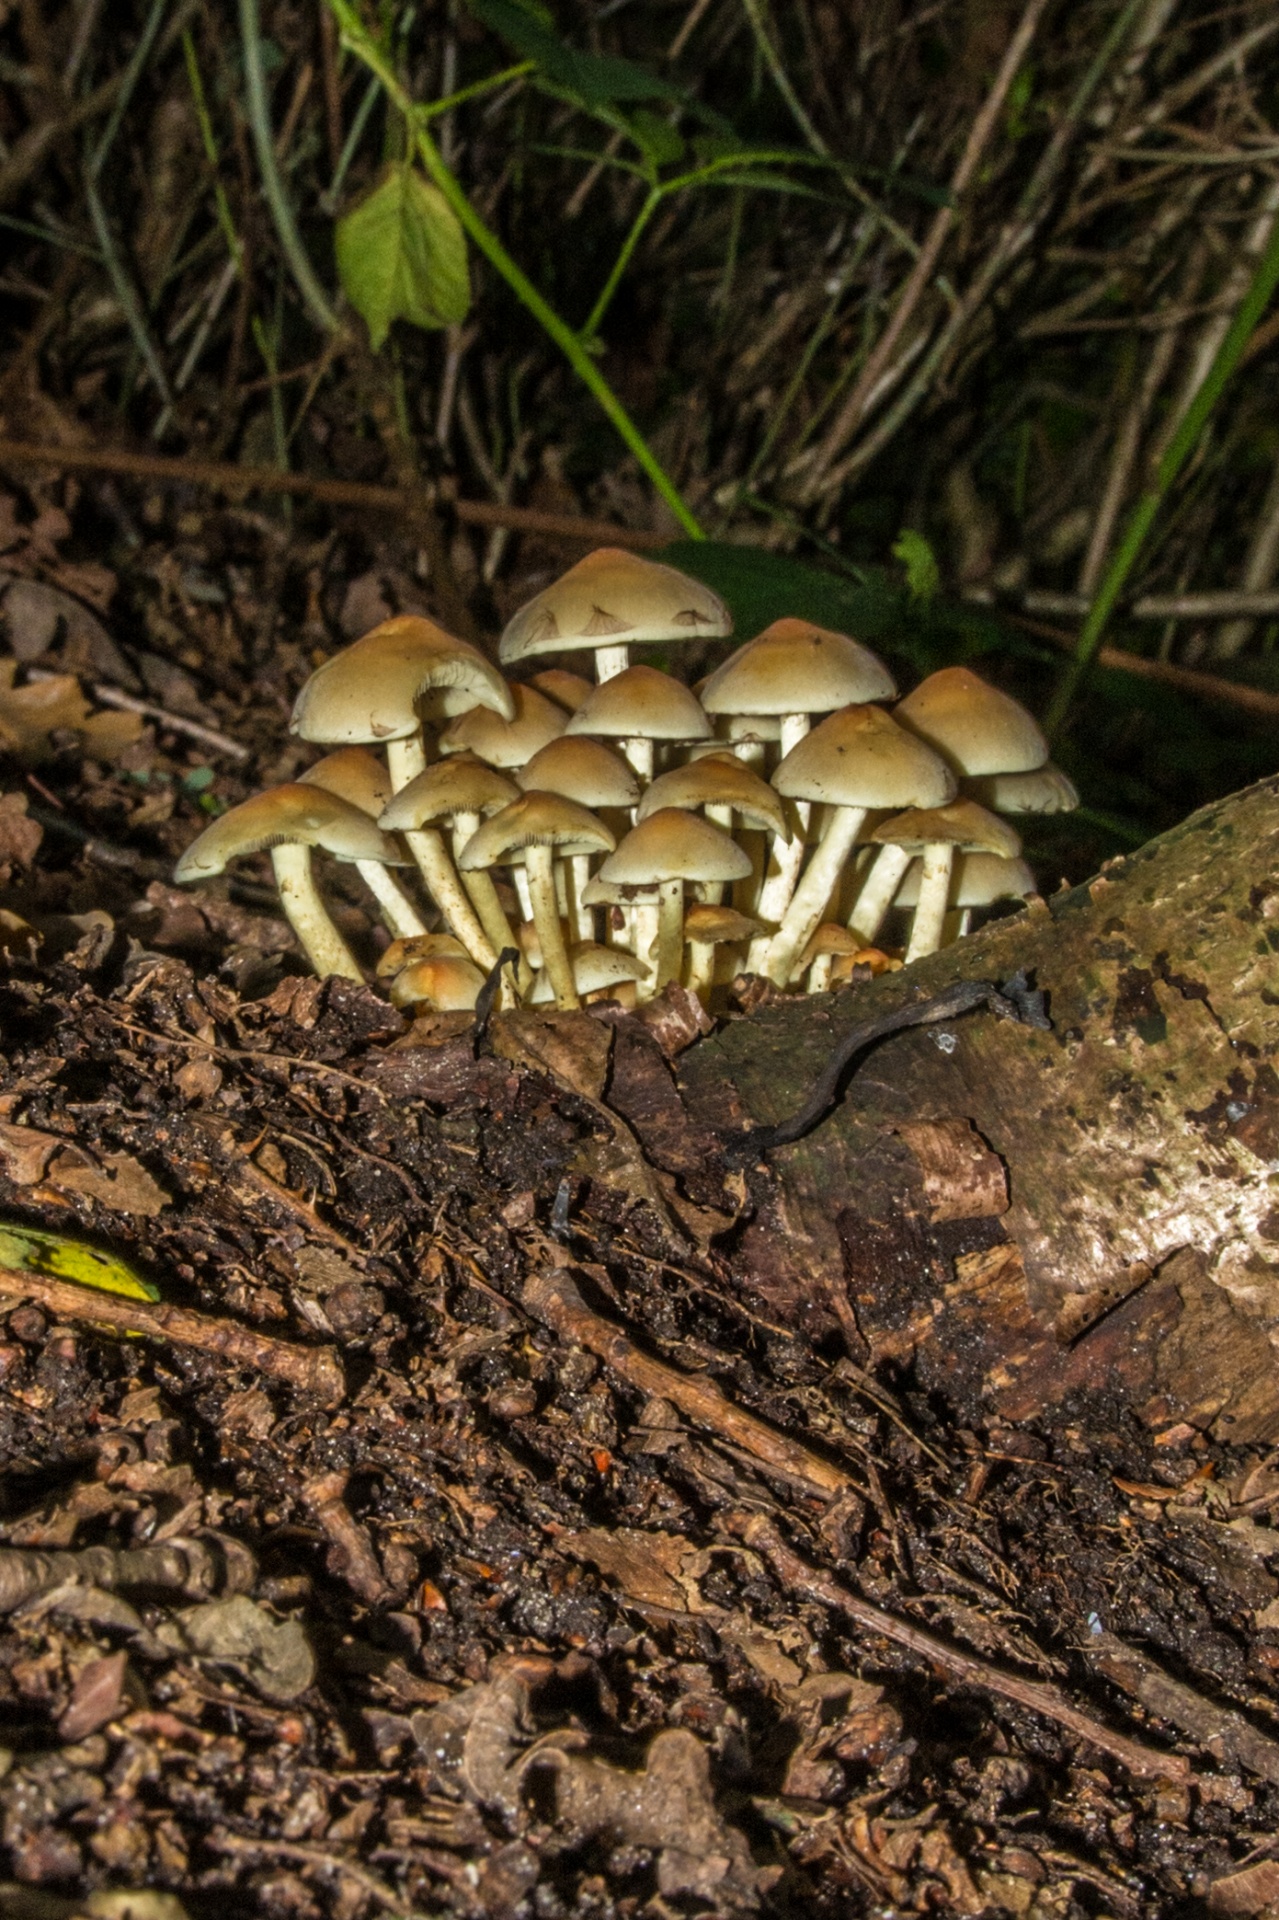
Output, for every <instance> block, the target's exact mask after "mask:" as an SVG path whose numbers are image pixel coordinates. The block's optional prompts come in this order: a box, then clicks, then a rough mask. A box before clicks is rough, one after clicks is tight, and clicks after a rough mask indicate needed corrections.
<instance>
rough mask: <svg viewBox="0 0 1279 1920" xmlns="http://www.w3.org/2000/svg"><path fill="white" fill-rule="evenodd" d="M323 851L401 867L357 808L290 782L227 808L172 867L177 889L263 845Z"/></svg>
mask: <svg viewBox="0 0 1279 1920" xmlns="http://www.w3.org/2000/svg"><path fill="white" fill-rule="evenodd" d="M283 846H306V847H323V848H324V850H325V852H326V853H331V854H333V855H334V856H335V857H336V858H337V859H339V860H377V861H380V863H381V864H382V865H383V866H384V867H400V866H403V865H404V864H405V858H404V855H403V854H402V853H401V852H400V850H399V848H398V847H397V846H396V844H395V842H394V840H391V839H389V838H388V837H387V835H386V834H384V833H383V832H382V831H381V829H380V828H379V827H378V826H377V824H376V822H374V821H372V820H370V818H369V816H368V814H367V813H363V812H361V810H360V808H359V807H354V806H352V805H351V802H350V801H349V800H343V798H342V797H341V795H340V794H336V793H329V792H327V791H326V789H325V788H324V787H316V786H304V785H303V784H302V782H301V781H300V780H291V781H289V782H288V783H287V784H286V785H284V786H282V787H269V788H268V789H267V791H266V792H265V793H255V794H254V796H253V798H252V799H251V800H244V801H242V802H241V804H240V805H239V806H238V807H232V808H231V810H230V812H229V813H224V814H223V815H222V817H221V819H220V820H215V821H214V822H213V824H212V826H208V827H206V828H205V829H204V832H203V833H202V834H201V835H200V836H199V838H198V839H196V840H193V841H192V842H191V845H190V846H189V847H188V848H187V850H186V852H185V853H184V854H183V856H182V858H181V859H180V860H179V861H178V864H177V866H176V867H175V868H174V871H173V877H174V879H175V880H176V881H177V883H178V885H179V886H185V885H187V884H188V883H189V882H190V881H192V880H209V879H212V877H213V875H214V874H215V873H221V872H222V871H223V869H224V868H225V867H226V865H227V863H228V862H229V861H231V860H238V859H240V857H241V856H242V855H243V854H246V853H260V852H261V851H262V850H263V849H264V848H266V847H283Z"/></svg>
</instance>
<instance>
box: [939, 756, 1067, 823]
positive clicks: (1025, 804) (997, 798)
mask: <svg viewBox="0 0 1279 1920" xmlns="http://www.w3.org/2000/svg"><path fill="white" fill-rule="evenodd" d="M964 792H965V793H966V794H969V795H970V796H971V798H972V799H974V800H980V802H981V804H982V806H983V807H989V808H990V809H991V811H992V812H993V813H1073V812H1074V810H1075V808H1076V807H1077V806H1078V805H1079V790H1078V788H1077V787H1076V786H1075V783H1074V781H1073V780H1072V779H1071V778H1070V775H1069V774H1067V773H1063V772H1062V770H1061V768H1060V767H1057V766H1054V765H1053V763H1052V761H1051V760H1046V761H1045V762H1044V764H1043V766H1042V767H1034V768H1032V769H1031V771H1030V772H1029V773H991V774H987V775H986V776H985V777H984V778H983V779H980V780H965V782H964Z"/></svg>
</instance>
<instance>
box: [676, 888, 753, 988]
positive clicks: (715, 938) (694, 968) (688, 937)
mask: <svg viewBox="0 0 1279 1920" xmlns="http://www.w3.org/2000/svg"><path fill="white" fill-rule="evenodd" d="M763 931H764V923H763V921H762V920H757V919H756V918H755V917H754V915H753V914H749V913H738V911H737V909H736V908H735V907H725V906H720V905H717V904H712V903H706V904H701V905H698V906H693V907H690V908H689V909H688V912H687V913H686V914H685V915H684V944H685V945H686V946H687V948H688V965H687V967H686V969H685V973H684V985H685V986H686V987H687V988H688V990H689V992H690V993H695V994H697V996H698V997H699V999H701V1000H703V1001H705V1000H707V999H709V997H710V993H711V989H712V987H713V986H714V984H715V962H716V949H717V948H719V947H741V949H742V951H743V952H745V950H746V943H747V941H749V940H752V939H753V938H754V937H755V935H756V934H759V933H762V932H763Z"/></svg>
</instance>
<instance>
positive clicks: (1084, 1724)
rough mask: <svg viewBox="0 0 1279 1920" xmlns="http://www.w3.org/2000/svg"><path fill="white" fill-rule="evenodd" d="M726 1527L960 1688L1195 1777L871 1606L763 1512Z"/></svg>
mask: <svg viewBox="0 0 1279 1920" xmlns="http://www.w3.org/2000/svg"><path fill="white" fill-rule="evenodd" d="M729 1525H730V1526H731V1528H732V1531H733V1532H734V1533H736V1534H737V1535H738V1537H739V1538H740V1539H741V1540H743V1541H744V1542H745V1544H746V1545H747V1546H748V1547H752V1548H754V1550H755V1551H756V1552H757V1553H760V1554H762V1555H763V1557H764V1559H765V1560H767V1561H768V1563H769V1565H770V1566H771V1567H772V1569H773V1571H774V1573H775V1574H776V1575H777V1577H778V1579H779V1580H780V1581H781V1582H782V1583H783V1585H784V1586H785V1587H787V1588H788V1589H790V1590H791V1591H792V1592H796V1593H802V1594H803V1595H805V1596H806V1598H808V1599H810V1600H816V1601H818V1602H820V1604H821V1605H822V1606H824V1607H831V1608H834V1609H835V1610H837V1611H838V1612H840V1613H843V1614H846V1615H847V1617H848V1618H849V1619H850V1620H852V1621H853V1622H854V1623H855V1625H857V1626H858V1627H860V1628H861V1629H862V1631H863V1632H865V1633H876V1634H880V1635H881V1636H882V1637H883V1638H884V1639H885V1640H891V1641H892V1642H893V1644H894V1645H896V1646H899V1647H905V1648H906V1649H907V1650H908V1651H909V1652H911V1653H914V1654H917V1655H918V1656H919V1658H920V1659H921V1660H927V1661H929V1662H930V1663H931V1664H932V1665H933V1666H936V1667H940V1668H941V1670H942V1671H943V1673H947V1674H949V1675H951V1676H952V1677H953V1678H954V1679H955V1680H957V1681H959V1682H960V1684H961V1685H964V1686H974V1687H980V1688H981V1689H982V1691H983V1692H985V1693H993V1694H995V1695H996V1696H997V1697H998V1698H1000V1699H1003V1700H1010V1701H1012V1703H1013V1704H1014V1705H1015V1706H1019V1707H1025V1708H1027V1709H1028V1710H1029V1711H1030V1712H1031V1713H1036V1714H1039V1715H1040V1717H1041V1718H1042V1719H1045V1720H1051V1721H1054V1722H1055V1723H1056V1724H1057V1725H1058V1726H1059V1727H1063V1728H1064V1729H1065V1730H1066V1732H1067V1733H1071V1734H1073V1735H1074V1736H1075V1738H1076V1739H1078V1740H1086V1741H1087V1742H1088V1744H1089V1745H1090V1746H1093V1747H1096V1748H1098V1750H1099V1751H1100V1752H1102V1753H1107V1754H1109V1755H1110V1757H1111V1759H1112V1760H1117V1761H1118V1762H1119V1763H1120V1765H1121V1766H1123V1767H1126V1768H1127V1770H1128V1772H1129V1773H1131V1774H1133V1775H1134V1776H1135V1777H1136V1778H1137V1779H1139V1780H1188V1779H1189V1778H1190V1766H1189V1763H1188V1762H1187V1761H1186V1760H1184V1759H1183V1758H1182V1757H1181V1755H1180V1754H1176V1753H1159V1752H1157V1751H1156V1750H1155V1749H1154V1748H1153V1747H1144V1746H1141V1745H1140V1744H1139V1743H1138V1742H1137V1741H1136V1740H1129V1739H1128V1738H1127V1736H1126V1735H1124V1734H1122V1733H1112V1732H1111V1730H1110V1728H1109V1727H1107V1726H1104V1725H1103V1724H1102V1722H1101V1721H1100V1720H1094V1719H1093V1718H1092V1716H1091V1715H1090V1714H1086V1713H1081V1712H1080V1711H1079V1709H1078V1708H1077V1707H1072V1706H1071V1704H1070V1702H1069V1701H1068V1700H1066V1699H1063V1697H1062V1695H1061V1694H1060V1693H1059V1692H1058V1690H1057V1688H1056V1687H1049V1686H1045V1685H1044V1684H1043V1683H1042V1682H1041V1681H1037V1680H1023V1679H1022V1678H1021V1676H1020V1674H1016V1673H1005V1672H1004V1671H1003V1670H1002V1669H1001V1668H999V1667H994V1666H991V1665H990V1664H989V1663H988V1662H987V1661H985V1660H977V1659H974V1658H973V1656H972V1655H971V1654H967V1653H962V1652H961V1651H960V1650H959V1648H958V1647H951V1646H948V1645H947V1644H946V1642H945V1641H944V1640H938V1639H936V1638H935V1637H934V1635H932V1634H931V1633H926V1632H925V1631H924V1629H923V1628H922V1627H916V1626H913V1625H912V1624H911V1623H910V1622H909V1621H906V1620H899V1619H898V1618H897V1617H896V1615H894V1614H891V1613H885V1612H883V1611H882V1610H881V1609H880V1608H879V1607H874V1606H871V1604H870V1602H869V1601H867V1600H862V1599H859V1597H858V1596H857V1595H856V1594H855V1593H853V1592H851V1591H850V1589H849V1588H847V1587H844V1586H841V1585H840V1583H839V1582H838V1581H837V1580H832V1579H831V1577H830V1575H829V1574H826V1573H823V1572H821V1570H820V1569H819V1568H817V1567H810V1566H809V1565H808V1563H807V1561H805V1560H801V1558H800V1556H799V1555H798V1554H797V1553H795V1552H794V1551H793V1550H792V1549H791V1548H790V1547H788V1546H787V1545H786V1542H785V1541H784V1540H783V1539H782V1537H781V1535H780V1534H779V1533H778V1531H777V1529H776V1527H775V1526H774V1525H773V1522H772V1521H771V1520H769V1519H766V1518H765V1516H764V1515H763V1514H754V1515H751V1514H736V1515H733V1516H731V1517H730V1520H729Z"/></svg>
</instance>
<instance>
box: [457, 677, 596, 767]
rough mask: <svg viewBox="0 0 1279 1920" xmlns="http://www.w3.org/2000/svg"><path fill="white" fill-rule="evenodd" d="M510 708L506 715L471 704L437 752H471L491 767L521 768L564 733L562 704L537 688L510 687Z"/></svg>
mask: <svg viewBox="0 0 1279 1920" xmlns="http://www.w3.org/2000/svg"><path fill="white" fill-rule="evenodd" d="M510 691H511V696H512V711H511V713H509V714H508V715H506V716H505V718H504V717H503V716H502V715H500V714H497V713H488V712H485V711H484V710H483V709H482V708H480V707H472V709H471V711H470V712H469V713H464V714H463V715H462V716H461V718H460V719H458V720H455V721H454V722H453V724H452V725H451V726H450V727H449V728H448V729H447V730H446V731H445V732H444V733H442V734H441V735H440V740H439V748H440V752H441V753H444V754H448V753H473V754H475V755H476V756H477V757H478V758H479V759H481V760H486V761H487V762H488V764H489V765H490V766H491V767H502V768H504V769H508V770H509V769H511V768H513V767H522V766H523V765H524V764H525V762H526V761H529V760H531V759H532V758H533V755H534V754H535V753H537V752H538V751H539V750H540V749H541V748H542V747H544V746H546V745H547V744H548V743H549V742H550V741H552V740H557V739H558V738H559V736H560V734H562V733H563V731H564V728H565V725H566V722H567V719H568V716H567V714H566V713H565V711H564V709H563V707H557V706H556V704H555V702H554V701H553V700H548V699H547V698H546V695H545V694H543V693H539V692H538V690H537V688H536V687H512V688H511V689H510Z"/></svg>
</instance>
